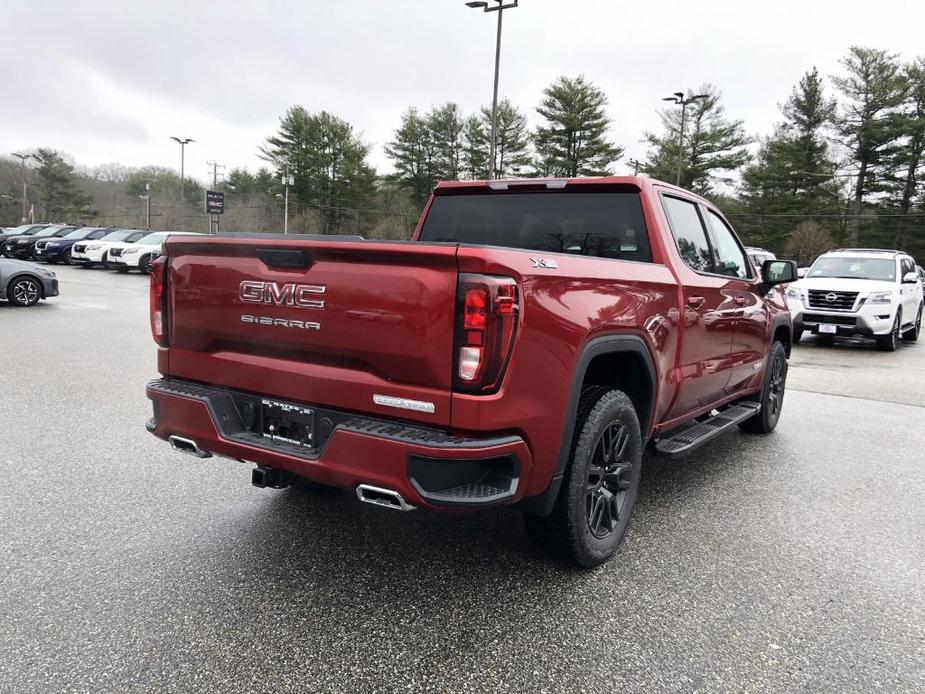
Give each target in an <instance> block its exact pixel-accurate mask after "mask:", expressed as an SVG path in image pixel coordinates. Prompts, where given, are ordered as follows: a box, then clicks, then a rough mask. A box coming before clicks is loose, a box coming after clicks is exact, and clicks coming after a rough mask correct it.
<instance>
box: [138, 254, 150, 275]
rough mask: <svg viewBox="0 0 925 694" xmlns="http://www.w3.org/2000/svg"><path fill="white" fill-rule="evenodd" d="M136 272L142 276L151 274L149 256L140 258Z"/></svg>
mask: <svg viewBox="0 0 925 694" xmlns="http://www.w3.org/2000/svg"><path fill="white" fill-rule="evenodd" d="M138 271H139V272H140V273H141V274H142V275H149V274H151V256H150V255H146V256H144V257H142V258H141V260H139V261H138Z"/></svg>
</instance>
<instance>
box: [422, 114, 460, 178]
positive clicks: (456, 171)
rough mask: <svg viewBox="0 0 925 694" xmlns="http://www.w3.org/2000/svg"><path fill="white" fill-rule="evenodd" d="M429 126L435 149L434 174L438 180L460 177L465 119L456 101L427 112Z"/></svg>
mask: <svg viewBox="0 0 925 694" xmlns="http://www.w3.org/2000/svg"><path fill="white" fill-rule="evenodd" d="M426 123H427V128H428V130H430V139H431V141H432V142H433V150H434V175H435V176H436V178H437V179H438V180H442V181H453V180H457V179H458V178H460V175H461V173H462V158H463V128H464V126H465V120H464V119H463V116H462V114H461V113H460V111H459V107H458V106H457V105H456V104H454V103H448V104H445V105H443V106H439V107H437V108H433V109H431V110H430V112H429V113H428V114H427V121H426Z"/></svg>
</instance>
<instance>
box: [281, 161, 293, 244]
mask: <svg viewBox="0 0 925 694" xmlns="http://www.w3.org/2000/svg"><path fill="white" fill-rule="evenodd" d="M281 183H282V184H283V187H284V188H285V190H286V193H285V195H284V196H283V200H284V202H283V233H284V234H288V233H289V186H291V185H294V184H295V176H293V175H292V174H291V173H288V172H287V173H284V174H283V178H282V180H281Z"/></svg>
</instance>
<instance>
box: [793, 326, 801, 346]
mask: <svg viewBox="0 0 925 694" xmlns="http://www.w3.org/2000/svg"><path fill="white" fill-rule="evenodd" d="M802 337H803V329H802V328H800V329H799V330H794V331H793V344H796V343H797V342H799V341H800V338H802Z"/></svg>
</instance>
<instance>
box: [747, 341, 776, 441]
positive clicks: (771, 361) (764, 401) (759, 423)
mask: <svg viewBox="0 0 925 694" xmlns="http://www.w3.org/2000/svg"><path fill="white" fill-rule="evenodd" d="M786 392H787V349H786V348H785V347H784V345H783V343H782V342H780V341H777V340H775V341H774V344H772V345H771V351H770V353H769V354H768V364H767V366H766V367H765V371H764V385H763V386H762V388H761V399H760V400H759V404H760V405H761V409H760V410H759V411H758V412H757V413H756V414H755V415H753V416H752V417H749V418H748V419H746V420H745V421H744V422H742V423H741V424H739V428H740V429H741V430H742V431H750V432H753V433H756V434H770V433H771V432H772V431H774V428H775V427H776V426H777V422H778V420H780V413H781V410H783V408H784V395H785V394H786Z"/></svg>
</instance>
